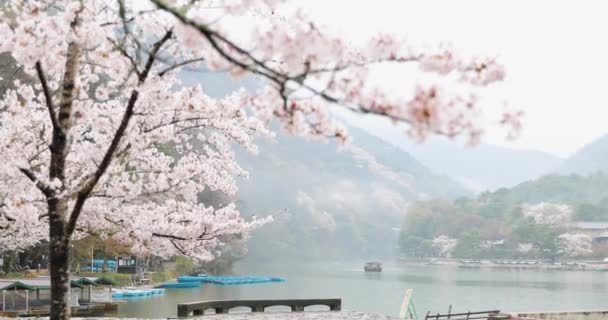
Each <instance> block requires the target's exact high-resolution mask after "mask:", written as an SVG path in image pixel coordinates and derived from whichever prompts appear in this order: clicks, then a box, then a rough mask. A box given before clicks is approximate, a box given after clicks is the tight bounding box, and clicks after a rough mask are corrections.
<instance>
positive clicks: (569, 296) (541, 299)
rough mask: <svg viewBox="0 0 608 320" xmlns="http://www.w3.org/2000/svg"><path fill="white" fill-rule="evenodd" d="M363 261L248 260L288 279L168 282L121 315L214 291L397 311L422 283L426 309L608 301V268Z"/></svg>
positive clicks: (242, 269)
mask: <svg viewBox="0 0 608 320" xmlns="http://www.w3.org/2000/svg"><path fill="white" fill-rule="evenodd" d="M361 266H362V264H361V263H318V264H313V263H311V264H272V265H258V264H247V263H243V264H241V265H239V266H238V268H237V270H236V271H237V273H239V274H242V275H258V276H279V277H285V278H286V279H287V281H286V282H283V283H267V284H255V285H242V286H216V285H203V286H202V287H201V288H191V289H168V290H167V291H166V293H165V295H164V296H159V297H150V298H146V299H140V300H132V301H130V302H129V303H127V304H125V305H123V306H121V307H120V309H119V313H118V314H117V315H118V316H128V317H168V316H174V315H175V314H176V309H177V307H176V306H177V303H180V302H188V301H197V300H211V299H279V298H335V297H341V298H342V299H343V308H345V309H347V310H356V311H362V312H367V313H376V314H389V315H397V314H398V312H399V308H400V305H401V300H402V298H403V294H404V291H405V289H406V288H414V290H415V292H414V298H413V301H414V303H415V305H416V308H417V310H418V312H420V313H421V314H424V313H426V311H427V310H431V311H432V312H439V311H441V312H443V311H446V310H447V307H448V306H449V305H453V306H454V311H469V310H480V309H500V310H503V311H530V310H534V311H535V310H565V309H572V310H582V309H599V308H605V299H604V298H603V297H604V294H605V290H606V288H607V287H608V274H607V273H597V272H575V271H551V272H539V271H506V270H495V271H492V270H479V269H477V270H471V269H459V268H450V267H440V266H428V267H411V266H410V267H405V266H400V265H397V264H393V265H391V264H388V265H385V268H384V271H383V272H381V273H365V272H363V271H362V269H361V268H362V267H361Z"/></svg>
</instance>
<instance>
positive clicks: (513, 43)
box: [300, 0, 608, 157]
mask: <svg viewBox="0 0 608 320" xmlns="http://www.w3.org/2000/svg"><path fill="white" fill-rule="evenodd" d="M300 1H302V2H301V3H305V5H306V6H307V7H309V8H310V10H311V11H312V12H313V13H314V15H315V16H316V17H318V18H320V19H321V20H322V21H324V22H325V23H326V24H327V25H329V26H330V27H332V28H335V29H337V30H338V31H340V32H342V33H344V34H345V35H347V36H348V37H350V38H351V39H353V41H357V40H356V39H361V38H366V37H369V36H371V35H373V34H374V33H376V32H378V31H385V32H392V33H397V34H404V35H407V37H408V39H410V40H411V41H413V42H414V43H420V44H426V45H433V44H436V43H439V42H447V43H450V44H452V45H453V47H454V48H455V49H457V50H458V51H460V52H463V53H465V54H470V55H484V56H488V55H489V56H497V57H498V58H499V60H500V61H501V62H502V63H503V64H504V65H505V66H506V68H507V79H506V80H505V82H504V83H502V84H500V85H499V88H498V89H492V90H489V92H488V93H487V94H488V95H490V100H492V99H493V100H495V101H503V100H501V99H505V100H506V101H507V102H508V104H509V105H510V106H511V107H513V108H518V109H522V110H523V111H524V112H525V117H524V129H523V131H522V132H521V136H520V137H519V139H517V140H516V141H512V142H511V141H509V140H508V139H506V134H505V132H504V130H501V129H500V128H499V127H497V126H489V127H488V128H487V134H486V135H485V137H484V139H483V142H484V143H489V144H496V145H501V146H509V147H515V148H526V149H535V150H540V151H545V152H549V153H552V154H555V155H558V156H561V157H567V156H569V155H572V154H573V153H574V152H576V150H577V149H579V148H580V147H582V146H583V145H585V144H587V143H590V142H591V141H592V140H594V139H595V138H598V137H599V136H601V135H603V134H605V133H608V121H607V120H606V119H608V109H607V108H606V107H607V106H608V90H605V89H607V88H605V86H606V84H607V81H606V80H607V79H606V78H607V76H608V37H607V30H608V19H606V12H608V2H605V1H574V0H572V1H540V0H535V1H517V0H512V1H491V0H458V1H438V0H425V1H408V0H374V1H355V0H300ZM406 89H408V90H411V88H406ZM497 104H498V103H497ZM486 107H487V112H488V113H492V112H499V111H500V110H502V109H497V108H498V107H497V106H496V105H494V104H493V105H491V106H486ZM501 108H502V105H501ZM366 121H369V122H370V127H373V128H374V129H373V130H382V129H381V128H382V127H383V125H379V123H378V122H377V121H378V120H375V119H370V120H366ZM378 128H380V129H378Z"/></svg>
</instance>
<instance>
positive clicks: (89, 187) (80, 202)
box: [67, 30, 173, 235]
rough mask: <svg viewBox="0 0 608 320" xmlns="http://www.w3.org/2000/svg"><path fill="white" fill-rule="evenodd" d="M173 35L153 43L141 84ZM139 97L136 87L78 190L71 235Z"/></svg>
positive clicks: (116, 147) (166, 34)
mask: <svg viewBox="0 0 608 320" xmlns="http://www.w3.org/2000/svg"><path fill="white" fill-rule="evenodd" d="M172 36H173V32H172V31H171V30H169V31H167V32H166V33H165V35H164V36H163V37H162V38H161V39H160V40H158V41H157V42H156V43H155V44H154V45H153V47H152V50H151V52H150V56H149V57H148V61H147V62H146V65H145V67H144V70H143V71H142V72H141V73H140V74H139V84H140V85H141V84H143V83H144V82H145V81H146V78H147V77H148V74H149V72H150V70H151V69H152V66H153V64H154V61H155V59H156V55H157V54H158V51H159V50H160V48H161V47H162V46H163V45H164V44H165V43H166V42H167V41H168V40H169V39H171V37H172ZM138 97H139V91H137V89H134V90H133V91H132V92H131V96H130V97H129V101H128V103H127V107H126V109H125V112H124V114H123V117H122V120H121V122H120V125H119V127H118V129H117V130H116V133H115V134H114V137H113V138H112V142H111V144H110V146H109V147H108V149H107V150H106V153H105V155H104V157H103V159H102V160H101V163H100V164H99V166H98V167H97V170H96V171H95V174H94V175H93V177H92V178H91V180H89V181H88V182H87V183H85V185H84V186H83V188H82V189H81V190H80V191H79V192H78V196H77V198H76V203H75V204H74V208H73V209H72V213H71V214H70V218H69V221H68V226H67V233H68V234H70V235H71V234H72V233H73V232H74V229H75V228H76V224H77V222H78V217H79V216H80V213H81V212H82V208H83V206H84V203H85V202H86V200H87V198H88V197H89V195H90V194H91V192H92V191H93V188H95V186H96V185H97V182H98V181H99V179H101V177H102V176H103V175H104V173H105V172H106V170H107V169H108V167H109V166H110V163H111V162H112V159H113V157H114V154H115V152H116V150H117V149H118V145H119V144H120V141H121V139H122V137H123V136H124V134H125V132H126V130H127V127H128V125H129V121H130V119H131V117H132V116H133V110H134V108H135V103H136V102H137V99H138Z"/></svg>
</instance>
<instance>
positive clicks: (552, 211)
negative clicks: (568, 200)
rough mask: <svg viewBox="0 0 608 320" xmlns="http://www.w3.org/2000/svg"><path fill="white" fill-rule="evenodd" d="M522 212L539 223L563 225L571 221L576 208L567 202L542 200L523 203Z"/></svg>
mask: <svg viewBox="0 0 608 320" xmlns="http://www.w3.org/2000/svg"><path fill="white" fill-rule="evenodd" d="M522 212H523V214H524V216H526V217H531V218H532V219H534V222H536V223H538V224H547V225H563V224H565V223H568V222H570V220H571V219H572V214H573V212H574V209H573V208H572V206H570V205H567V204H560V203H549V202H540V203H537V204H523V205H522Z"/></svg>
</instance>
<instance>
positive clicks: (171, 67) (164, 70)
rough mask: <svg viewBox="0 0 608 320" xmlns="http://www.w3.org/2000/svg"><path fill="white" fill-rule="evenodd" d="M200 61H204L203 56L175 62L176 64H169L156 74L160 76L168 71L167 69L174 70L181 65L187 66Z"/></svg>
mask: <svg viewBox="0 0 608 320" xmlns="http://www.w3.org/2000/svg"><path fill="white" fill-rule="evenodd" d="M201 61H205V58H193V59H188V60H185V61H182V62H179V63H176V64H174V65H171V66H169V67H167V68H165V69H163V70H162V71H160V72H159V73H158V76H159V77H162V76H164V75H165V74H167V72H169V71H172V70H175V69H177V68H180V67H183V66H187V65H189V64H192V63H197V62H201Z"/></svg>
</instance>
